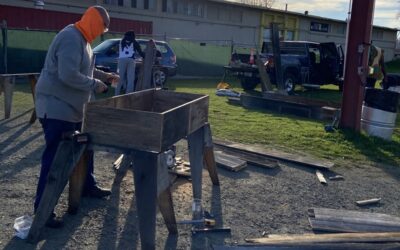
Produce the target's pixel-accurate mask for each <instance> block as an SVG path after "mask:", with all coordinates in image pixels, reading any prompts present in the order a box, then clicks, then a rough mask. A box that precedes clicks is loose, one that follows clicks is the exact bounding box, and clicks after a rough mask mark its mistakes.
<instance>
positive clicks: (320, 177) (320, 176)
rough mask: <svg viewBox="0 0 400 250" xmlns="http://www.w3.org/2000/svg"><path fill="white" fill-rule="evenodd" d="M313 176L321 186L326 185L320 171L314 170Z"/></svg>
mask: <svg viewBox="0 0 400 250" xmlns="http://www.w3.org/2000/svg"><path fill="white" fill-rule="evenodd" d="M315 174H316V175H317V178H318V181H319V182H320V183H321V184H324V185H326V184H327V182H326V179H325V177H324V175H323V174H322V172H321V171H319V170H316V171H315Z"/></svg>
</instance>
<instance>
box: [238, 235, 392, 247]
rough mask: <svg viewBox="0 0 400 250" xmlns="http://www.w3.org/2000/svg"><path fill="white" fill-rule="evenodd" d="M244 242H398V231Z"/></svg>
mask: <svg viewBox="0 0 400 250" xmlns="http://www.w3.org/2000/svg"><path fill="white" fill-rule="evenodd" d="M246 242H249V243H258V244H264V245H278V244H284V245H294V244H302V243H353V242H364V243H366V242H400V233H340V234H293V235H282V236H273V237H268V238H256V239H246Z"/></svg>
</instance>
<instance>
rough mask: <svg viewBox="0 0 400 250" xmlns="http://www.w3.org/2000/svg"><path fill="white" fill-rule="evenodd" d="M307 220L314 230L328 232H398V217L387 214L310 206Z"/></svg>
mask: <svg viewBox="0 0 400 250" xmlns="http://www.w3.org/2000/svg"><path fill="white" fill-rule="evenodd" d="M309 216H310V218H309V222H310V224H311V227H312V228H313V229H314V230H320V231H329V232H393V231H395V232H399V231H400V218H399V217H395V216H391V215H388V214H380V213H369V212H359V211H351V210H340V209H327V208H312V209H310V210H309Z"/></svg>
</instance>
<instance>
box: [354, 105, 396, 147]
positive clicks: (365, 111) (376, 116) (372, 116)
mask: <svg viewBox="0 0 400 250" xmlns="http://www.w3.org/2000/svg"><path fill="white" fill-rule="evenodd" d="M396 116H397V113H393V112H387V111H383V110H380V109H376V108H371V107H367V106H365V105H363V106H362V113H361V129H362V130H364V131H365V132H366V133H367V134H369V135H372V136H376V137H380V138H383V139H385V140H389V141H390V140H391V139H392V134H393V130H394V128H395V124H396Z"/></svg>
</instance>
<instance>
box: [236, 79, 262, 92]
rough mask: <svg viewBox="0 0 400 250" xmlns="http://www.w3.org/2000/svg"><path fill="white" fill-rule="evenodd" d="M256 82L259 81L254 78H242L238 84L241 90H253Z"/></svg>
mask: <svg viewBox="0 0 400 250" xmlns="http://www.w3.org/2000/svg"><path fill="white" fill-rule="evenodd" d="M258 82H259V81H258V80H257V79H256V78H249V77H244V78H241V79H240V84H241V85H242V88H243V90H253V89H255V88H256V86H257V84H258Z"/></svg>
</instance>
